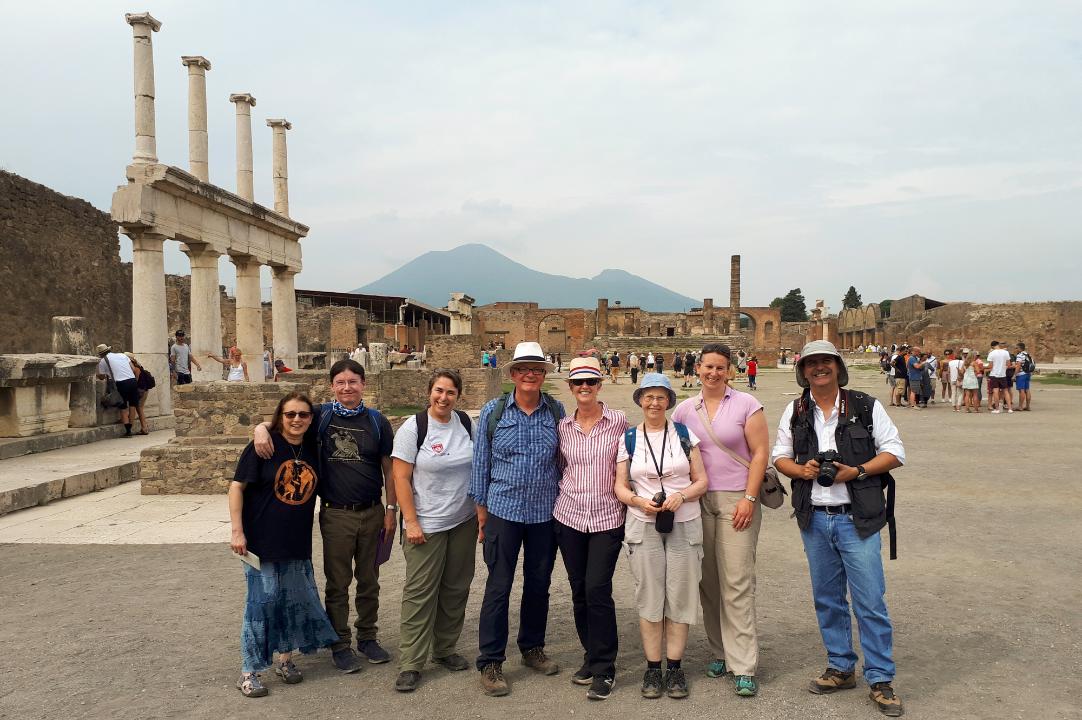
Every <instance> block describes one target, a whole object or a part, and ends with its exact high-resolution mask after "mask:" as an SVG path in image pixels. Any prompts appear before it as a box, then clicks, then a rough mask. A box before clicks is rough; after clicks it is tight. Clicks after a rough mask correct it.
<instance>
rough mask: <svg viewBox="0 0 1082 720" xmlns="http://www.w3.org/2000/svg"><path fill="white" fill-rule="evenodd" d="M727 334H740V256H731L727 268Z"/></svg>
mask: <svg viewBox="0 0 1082 720" xmlns="http://www.w3.org/2000/svg"><path fill="white" fill-rule="evenodd" d="M729 332H731V333H733V334H734V335H735V334H737V333H739V332H740V256H739V255H733V257H732V260H731V261H730V266H729Z"/></svg>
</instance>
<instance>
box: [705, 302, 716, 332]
mask: <svg viewBox="0 0 1082 720" xmlns="http://www.w3.org/2000/svg"><path fill="white" fill-rule="evenodd" d="M713 334H714V298H704V299H703V335H713Z"/></svg>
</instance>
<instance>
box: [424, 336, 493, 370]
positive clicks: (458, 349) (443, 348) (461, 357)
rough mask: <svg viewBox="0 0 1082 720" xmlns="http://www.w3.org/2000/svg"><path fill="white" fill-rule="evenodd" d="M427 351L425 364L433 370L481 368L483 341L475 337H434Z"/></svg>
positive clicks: (430, 339)
mask: <svg viewBox="0 0 1082 720" xmlns="http://www.w3.org/2000/svg"><path fill="white" fill-rule="evenodd" d="M425 351H426V359H425V362H426V364H427V365H428V367H429V368H431V369H433V370H435V369H437V368H452V369H455V370H458V369H460V368H468V367H480V366H481V339H480V338H478V337H476V336H473V335H433V336H431V337H430V338H429V339H428V345H427V346H426V347H425Z"/></svg>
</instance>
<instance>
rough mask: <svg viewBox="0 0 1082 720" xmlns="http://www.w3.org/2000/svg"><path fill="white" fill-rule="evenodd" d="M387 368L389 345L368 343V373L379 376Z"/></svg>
mask: <svg viewBox="0 0 1082 720" xmlns="http://www.w3.org/2000/svg"><path fill="white" fill-rule="evenodd" d="M387 367H388V366H387V343H368V368H367V369H366V372H370V373H372V374H373V375H378V374H379V373H381V372H383V371H384V370H386V369H387Z"/></svg>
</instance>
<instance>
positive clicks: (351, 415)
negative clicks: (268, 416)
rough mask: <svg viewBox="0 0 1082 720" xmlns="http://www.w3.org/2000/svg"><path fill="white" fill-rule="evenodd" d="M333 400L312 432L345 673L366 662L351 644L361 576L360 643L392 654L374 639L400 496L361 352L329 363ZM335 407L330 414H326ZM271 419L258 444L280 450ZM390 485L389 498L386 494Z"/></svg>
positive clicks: (383, 656)
mask: <svg viewBox="0 0 1082 720" xmlns="http://www.w3.org/2000/svg"><path fill="white" fill-rule="evenodd" d="M330 380H331V390H332V391H333V392H334V402H331V403H324V404H323V405H317V406H316V407H315V415H314V416H313V418H312V424H311V426H309V428H308V433H307V435H306V438H308V436H312V437H311V438H308V439H313V440H314V441H315V442H316V443H317V447H318V448H319V495H320V511H319V530H320V534H321V535H322V537H323V572H324V574H325V575H326V578H327V589H326V604H327V615H328V616H330V618H331V624H333V625H334V629H335V630H336V631H337V632H338V637H339V641H338V643H337V644H335V645H333V646H332V647H331V650H332V651H333V657H334V665H335V667H337V668H338V669H339V670H341V671H342V672H345V673H354V672H357V671H358V670H360V669H361V663H360V660H359V659H358V657H357V655H356V654H355V653H354V652H353V649H352V648H351V647H350V640H351V632H350V628H349V586H350V584H352V582H353V578H354V577H356V578H357V589H356V608H357V620H356V622H354V627H356V628H357V649H358V650H360V652H361V653H362V654H364V655H365V656H366V657H367V658H368V662H370V663H385V662H388V661H389V660H390V659H391V656H390V654H389V653H388V652H387V651H386V650H384V649H383V648H382V647H381V646H380V644H379V642H378V640H377V639H376V631H377V628H376V619H377V616H378V614H379V566H378V565H377V564H376V552H377V550H378V549H379V544H380V534H381V531H382V534H383V536H384V542H390V541H391V538H392V536H393V535H394V531H395V525H396V524H397V512H398V503H397V498H396V495H395V488H394V483H393V482H391V451H392V450H393V448H394V430H392V429H391V424H390V423H389V422H388V421H387V418H385V417H383V415H382V414H380V413H379V412H377V411H375V410H373V409H371V408H368V407H366V406H365V404H364V402H363V400H362V398H363V396H364V385H365V382H364V368H363V367H361V366H360V364H358V363H357V362H356V361H355V360H349V359H346V360H339V361H338V362H336V363H335V364H334V365H332V366H331V371H330ZM328 414H329V415H328ZM268 429H269V428H268V424H267V423H263V424H261V425H258V426H257V427H256V430H255V444H256V452H257V453H258V454H259V456H260V457H262V458H264V459H266V458H269V457H271V455H272V454H273V452H274V445H273V443H272V442H271V440H270V434H269V432H268ZM384 489H386V490H385V491H386V503H384V500H383V497H382V496H383V493H384Z"/></svg>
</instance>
